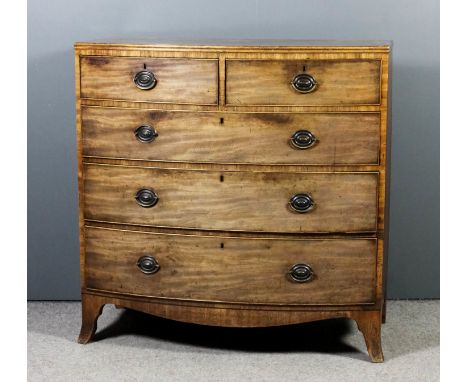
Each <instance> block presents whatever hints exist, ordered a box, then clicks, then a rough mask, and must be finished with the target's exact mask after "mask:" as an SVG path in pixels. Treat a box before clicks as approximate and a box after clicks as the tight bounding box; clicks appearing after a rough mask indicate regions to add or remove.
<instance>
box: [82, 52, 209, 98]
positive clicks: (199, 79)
mask: <svg viewBox="0 0 468 382" xmlns="http://www.w3.org/2000/svg"><path fill="white" fill-rule="evenodd" d="M80 69H81V79H80V81H81V97H82V98H95V99H113V100H128V101H138V102H162V103H168V102H171V103H180V104H199V105H216V104H217V103H218V61H217V60H213V59H185V58H184V59H176V58H145V57H138V58H135V57H107V56H83V57H81V60H80Z"/></svg>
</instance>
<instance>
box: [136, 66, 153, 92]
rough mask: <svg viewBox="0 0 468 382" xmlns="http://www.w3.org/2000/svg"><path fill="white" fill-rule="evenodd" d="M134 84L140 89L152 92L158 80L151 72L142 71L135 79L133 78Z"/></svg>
mask: <svg viewBox="0 0 468 382" xmlns="http://www.w3.org/2000/svg"><path fill="white" fill-rule="evenodd" d="M133 82H134V83H135V85H136V87H137V88H138V89H141V90H151V89H153V88H154V87H155V86H156V83H157V82H158V80H157V79H156V76H155V75H154V74H153V73H152V72H150V71H149V70H142V71H141V72H138V73H137V74H135V77H133Z"/></svg>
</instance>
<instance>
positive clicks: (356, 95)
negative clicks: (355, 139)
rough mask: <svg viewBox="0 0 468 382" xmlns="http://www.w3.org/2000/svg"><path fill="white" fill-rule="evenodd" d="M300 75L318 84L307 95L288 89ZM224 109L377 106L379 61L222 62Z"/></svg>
mask: <svg viewBox="0 0 468 382" xmlns="http://www.w3.org/2000/svg"><path fill="white" fill-rule="evenodd" d="M301 73H307V74H310V75H312V76H313V77H314V78H315V79H316V80H317V83H318V86H317V89H316V90H314V91H313V92H311V93H307V94H303V93H299V92H298V91H296V90H295V89H293V87H292V86H291V81H292V80H293V78H294V77H295V76H296V75H298V74H301ZM226 104H228V105H231V104H232V105H343V104H355V105H359V104H363V105H378V104H380V61H378V60H368V61H354V60H343V61H341V60H331V59H330V60H327V59H323V60H275V61H273V60H226Z"/></svg>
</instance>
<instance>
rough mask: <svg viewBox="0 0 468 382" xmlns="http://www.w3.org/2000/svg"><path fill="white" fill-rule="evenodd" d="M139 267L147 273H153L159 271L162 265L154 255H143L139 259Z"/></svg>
mask: <svg viewBox="0 0 468 382" xmlns="http://www.w3.org/2000/svg"><path fill="white" fill-rule="evenodd" d="M137 267H138V268H140V271H142V272H143V273H144V274H146V275H151V274H153V273H156V272H157V271H159V269H160V268H161V266H160V265H159V263H158V260H156V259H155V258H154V257H152V256H141V257H140V258H139V259H138V261H137Z"/></svg>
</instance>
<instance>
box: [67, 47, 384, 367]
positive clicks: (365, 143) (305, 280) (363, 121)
mask: <svg viewBox="0 0 468 382" xmlns="http://www.w3.org/2000/svg"><path fill="white" fill-rule="evenodd" d="M389 59H390V45H389V44H387V43H380V42H360V43H358V42H342V43H331V42H320V41H307V42H306V41H290V42H273V41H266V42H261V41H260V42H252V41H250V42H237V43H232V42H223V43H220V42H217V43H203V44H198V45H193V44H189V43H184V44H167V43H166V44H148V43H140V44H128V43H123V42H116V43H77V44H76V45H75V61H76V99H77V101H76V110H77V136H78V165H79V169H78V174H79V195H80V239H81V254H80V259H81V261H80V264H81V290H82V328H81V333H80V336H79V342H80V343H87V342H89V341H90V340H91V339H92V337H93V335H94V333H95V331H96V323H97V319H98V317H99V314H100V312H101V311H102V307H103V306H104V305H105V304H115V305H117V306H121V307H127V308H131V309H136V310H140V311H143V312H147V313H150V314H154V315H158V316H161V317H165V318H169V319H173V320H179V321H184V322H192V323H198V324H206V325H217V326H232V327H256V326H277V325H286V324H295V323H302V322H308V321H314V320H322V319H329V318H337V317H347V318H350V319H354V320H355V321H356V322H357V325H358V327H359V329H360V330H361V332H362V333H363V335H364V339H365V342H366V345H367V349H368V352H369V356H370V358H371V360H372V361H374V362H381V361H382V360H383V355H382V349H381V344H380V328H381V323H382V321H383V320H384V319H385V263H386V247H387V241H388V237H387V236H388V235H387V232H388V230H387V227H388V213H387V207H388V202H387V201H388V169H389V135H390V134H389V131H390V130H389V126H390V124H389V122H388V116H389Z"/></svg>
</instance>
